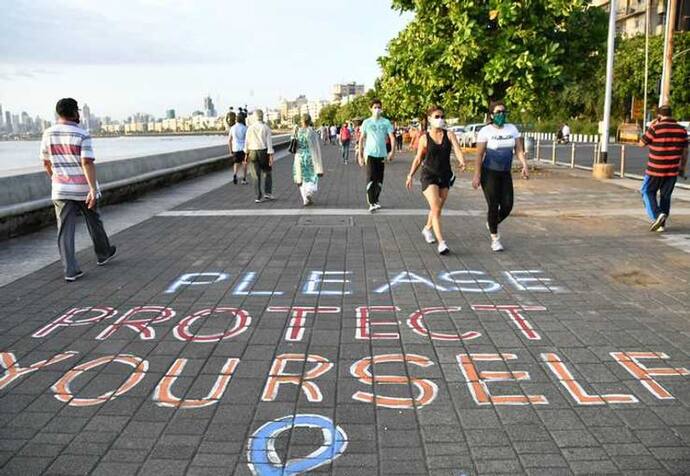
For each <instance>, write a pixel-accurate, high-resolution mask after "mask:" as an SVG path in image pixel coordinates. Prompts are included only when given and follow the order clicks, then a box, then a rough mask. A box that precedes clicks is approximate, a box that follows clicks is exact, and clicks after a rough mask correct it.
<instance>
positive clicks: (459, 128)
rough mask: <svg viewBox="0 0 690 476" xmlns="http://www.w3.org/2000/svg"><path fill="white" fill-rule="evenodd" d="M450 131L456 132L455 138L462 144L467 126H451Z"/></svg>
mask: <svg viewBox="0 0 690 476" xmlns="http://www.w3.org/2000/svg"><path fill="white" fill-rule="evenodd" d="M448 131H449V132H452V133H453V134H455V138H456V139H457V140H458V142H459V143H460V144H462V136H463V134H464V133H465V126H450V127H449V128H448Z"/></svg>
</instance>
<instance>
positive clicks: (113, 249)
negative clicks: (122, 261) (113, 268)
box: [96, 246, 117, 266]
mask: <svg viewBox="0 0 690 476" xmlns="http://www.w3.org/2000/svg"><path fill="white" fill-rule="evenodd" d="M116 252H117V248H116V247H115V246H111V247H110V255H108V257H107V258H105V259H102V260H98V261H97V262H96V264H97V265H98V266H105V265H106V264H108V263H109V262H110V260H111V259H113V258H114V257H115V253H116Z"/></svg>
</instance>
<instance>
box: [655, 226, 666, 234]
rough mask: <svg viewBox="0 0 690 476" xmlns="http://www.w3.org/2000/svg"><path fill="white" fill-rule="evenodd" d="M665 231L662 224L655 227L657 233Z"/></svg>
mask: <svg viewBox="0 0 690 476" xmlns="http://www.w3.org/2000/svg"><path fill="white" fill-rule="evenodd" d="M665 231H666V228H665V227H664V226H660V227H659V228H657V229H656V232H657V233H663V232H665Z"/></svg>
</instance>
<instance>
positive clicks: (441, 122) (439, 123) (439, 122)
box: [429, 117, 446, 129]
mask: <svg viewBox="0 0 690 476" xmlns="http://www.w3.org/2000/svg"><path fill="white" fill-rule="evenodd" d="M429 125H430V126H431V127H433V128H435V129H441V128H442V127H443V126H445V125H446V121H445V119H443V118H442V117H439V118H434V117H430V118H429Z"/></svg>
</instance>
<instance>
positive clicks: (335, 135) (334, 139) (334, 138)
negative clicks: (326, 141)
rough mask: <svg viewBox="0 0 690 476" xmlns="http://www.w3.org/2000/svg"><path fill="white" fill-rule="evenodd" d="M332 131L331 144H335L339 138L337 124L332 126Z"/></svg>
mask: <svg viewBox="0 0 690 476" xmlns="http://www.w3.org/2000/svg"><path fill="white" fill-rule="evenodd" d="M330 132H331V144H333V145H335V144H337V140H338V128H337V127H336V125H335V124H333V125H332V126H331V129H330Z"/></svg>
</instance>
